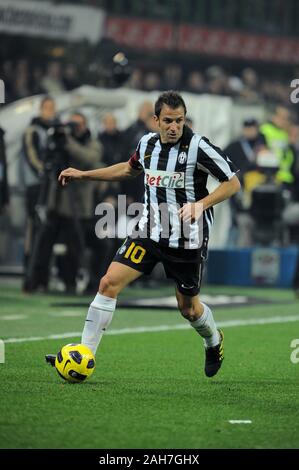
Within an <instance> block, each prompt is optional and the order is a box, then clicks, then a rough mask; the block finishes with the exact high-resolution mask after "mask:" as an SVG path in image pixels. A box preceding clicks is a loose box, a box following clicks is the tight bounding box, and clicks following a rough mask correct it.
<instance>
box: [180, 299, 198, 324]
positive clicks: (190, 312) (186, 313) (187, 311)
mask: <svg viewBox="0 0 299 470" xmlns="http://www.w3.org/2000/svg"><path fill="white" fill-rule="evenodd" d="M179 310H180V312H181V314H182V316H183V317H184V318H186V320H189V321H194V320H195V319H196V314H195V311H194V308H193V306H192V305H191V306H189V305H188V306H186V305H184V304H180V303H179Z"/></svg>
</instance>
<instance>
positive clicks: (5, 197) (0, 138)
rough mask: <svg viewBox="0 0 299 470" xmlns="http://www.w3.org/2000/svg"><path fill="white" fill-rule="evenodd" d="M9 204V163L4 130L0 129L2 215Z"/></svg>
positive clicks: (0, 208)
mask: <svg viewBox="0 0 299 470" xmlns="http://www.w3.org/2000/svg"><path fill="white" fill-rule="evenodd" d="M8 203H9V189H8V182H7V162H6V152H5V141H4V130H3V129H1V127H0V215H1V214H2V213H3V212H5V211H6V209H7V207H8Z"/></svg>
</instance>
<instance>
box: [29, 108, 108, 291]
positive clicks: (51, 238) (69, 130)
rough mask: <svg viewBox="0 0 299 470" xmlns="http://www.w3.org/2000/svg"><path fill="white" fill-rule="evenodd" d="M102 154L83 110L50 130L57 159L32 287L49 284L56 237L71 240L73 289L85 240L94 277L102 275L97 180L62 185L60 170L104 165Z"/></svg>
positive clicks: (68, 279)
mask: <svg viewBox="0 0 299 470" xmlns="http://www.w3.org/2000/svg"><path fill="white" fill-rule="evenodd" d="M101 154H102V151H101V146H100V144H99V142H98V141H97V140H96V139H93V138H92V136H91V133H90V131H89V129H88V128H87V122H86V118H85V116H84V115H83V114H81V113H77V112H76V113H74V114H72V115H71V117H70V120H69V122H68V123H67V124H65V125H60V126H56V127H54V128H53V129H51V130H50V137H49V142H48V155H47V162H48V164H49V162H52V171H51V172H50V173H49V185H48V194H47V202H46V219H45V222H44V223H43V224H42V226H41V228H40V230H39V233H38V236H37V246H36V247H35V248H36V250H35V252H36V256H34V260H33V266H32V270H31V279H30V283H29V286H28V289H27V290H28V291H30V292H32V291H35V290H36V289H37V288H38V287H39V286H41V287H44V288H47V286H48V282H49V267H50V260H51V255H52V251H53V245H54V243H56V242H57V241H60V242H62V243H64V244H66V246H67V253H66V256H65V257H64V263H63V264H62V265H60V272H61V276H62V280H63V281H64V284H65V287H66V290H67V291H68V292H74V291H75V289H76V275H77V272H78V267H79V264H80V261H81V260H80V256H81V255H83V253H84V249H85V247H86V245H88V246H90V247H91V249H92V252H93V253H92V256H91V264H92V265H91V267H90V282H91V283H92V282H93V277H94V278H95V279H96V280H97V279H98V275H99V268H98V266H99V258H100V257H101V247H102V240H99V239H97V237H96V235H95V229H94V225H95V224H94V218H93V214H94V208H95V202H94V189H95V184H96V183H93V182H91V183H90V184H89V185H84V186H83V185H82V184H80V182H79V184H78V185H77V187H76V188H75V190H74V191H73V189H72V188H71V186H70V187H69V188H62V187H61V186H60V185H58V183H57V173H58V172H59V171H60V170H61V168H62V167H65V165H71V166H77V167H79V168H80V169H81V170H87V169H94V168H98V167H99V166H100V165H101ZM59 167H60V169H59ZM95 266H96V268H95ZM95 269H96V272H95Z"/></svg>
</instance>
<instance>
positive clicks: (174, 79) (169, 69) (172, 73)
mask: <svg viewBox="0 0 299 470" xmlns="http://www.w3.org/2000/svg"><path fill="white" fill-rule="evenodd" d="M182 77H183V72H182V67H181V66H180V65H177V64H172V65H167V66H166V68H165V69H164V77H163V84H162V88H163V89H164V90H180V89H181V88H182V85H183V83H182Z"/></svg>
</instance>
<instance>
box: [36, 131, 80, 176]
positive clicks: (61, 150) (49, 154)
mask: <svg viewBox="0 0 299 470" xmlns="http://www.w3.org/2000/svg"><path fill="white" fill-rule="evenodd" d="M77 129H78V124H77V123H76V122H67V123H65V124H62V123H57V124H53V126H51V127H50V128H49V129H48V139H47V146H46V151H45V161H44V169H45V172H48V173H53V174H54V175H55V176H57V175H58V174H59V173H60V172H61V171H62V170H63V169H64V168H66V167H67V166H69V154H68V152H67V150H66V149H65V145H66V142H67V136H69V135H70V136H72V137H75V136H76V132H77Z"/></svg>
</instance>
